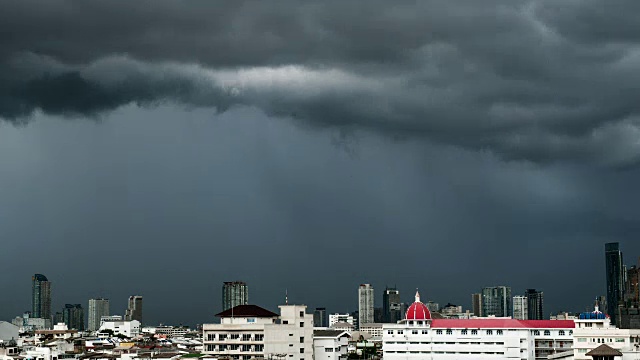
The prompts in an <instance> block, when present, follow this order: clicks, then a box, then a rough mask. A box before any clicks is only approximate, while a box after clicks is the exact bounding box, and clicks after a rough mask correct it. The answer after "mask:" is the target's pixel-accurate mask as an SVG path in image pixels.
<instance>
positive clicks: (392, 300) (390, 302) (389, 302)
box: [382, 287, 402, 323]
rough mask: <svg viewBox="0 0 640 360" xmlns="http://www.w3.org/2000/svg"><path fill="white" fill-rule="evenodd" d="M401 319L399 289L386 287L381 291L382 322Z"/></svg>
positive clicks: (392, 321)
mask: <svg viewBox="0 0 640 360" xmlns="http://www.w3.org/2000/svg"><path fill="white" fill-rule="evenodd" d="M400 320H402V312H401V302H400V291H398V289H396V288H390V287H387V288H386V289H384V293H382V322H385V323H396V322H398V321H400Z"/></svg>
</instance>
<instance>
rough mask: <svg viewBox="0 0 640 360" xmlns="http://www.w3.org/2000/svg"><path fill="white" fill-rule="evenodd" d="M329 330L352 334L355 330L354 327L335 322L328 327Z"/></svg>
mask: <svg viewBox="0 0 640 360" xmlns="http://www.w3.org/2000/svg"><path fill="white" fill-rule="evenodd" d="M329 329H331V330H340V331H348V332H353V331H354V330H355V329H356V328H355V326H353V325H351V324H349V323H346V322H337V323H335V324H333V325H331V326H330V327H329Z"/></svg>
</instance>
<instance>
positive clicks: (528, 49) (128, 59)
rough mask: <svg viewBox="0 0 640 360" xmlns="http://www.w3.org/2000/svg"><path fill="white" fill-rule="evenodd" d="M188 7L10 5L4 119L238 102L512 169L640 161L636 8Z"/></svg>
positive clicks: (463, 4) (1, 101) (2, 21)
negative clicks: (414, 140)
mask: <svg viewBox="0 0 640 360" xmlns="http://www.w3.org/2000/svg"><path fill="white" fill-rule="evenodd" d="M182 5H183V4H180V3H175V2H156V1H154V2H135V3H129V2H115V3H114V2H82V3H72V2H48V3H46V4H40V3H37V4H36V3H31V2H18V3H11V4H5V5H4V8H5V9H3V10H5V11H3V12H2V14H0V33H3V34H8V36H5V37H4V38H3V40H2V50H0V54H1V56H2V58H1V59H0V61H2V62H3V66H2V72H1V73H0V80H1V83H2V85H0V115H1V116H3V117H5V118H6V119H8V120H9V121H24V119H25V118H26V117H28V116H29V115H30V114H32V113H33V111H35V110H41V111H43V112H45V113H51V114H65V115H66V114H69V115H74V114H80V115H92V114H98V113H101V112H104V111H108V110H112V109H115V108H118V107H120V106H122V105H125V104H129V103H137V104H142V105H152V104H157V103H160V102H164V101H175V102H179V103H182V104H185V105H187V106H212V107H216V108H217V109H218V110H220V111H224V110H226V109H228V108H229V107H230V106H232V105H234V104H241V105H251V106H257V107H260V108H261V109H263V110H264V111H265V112H267V113H268V114H271V115H277V116H285V117H292V118H295V119H300V120H302V121H306V122H310V123H312V124H315V125H319V126H338V127H343V126H347V127H351V126H355V127H363V128H368V129H373V130H376V131H379V132H382V133H385V134H391V135H402V136H406V135H411V136H419V137H425V138H428V139H431V140H433V141H438V142H443V143H447V144H453V145H456V146H462V147H467V148H472V149H488V150H491V151H493V152H495V153H498V154H500V155H501V156H503V157H505V158H515V159H528V160H532V161H537V162H546V161H553V160H558V159H571V160H579V161H595V162H597V163H603V164H613V165H629V164H635V163H636V162H637V161H638V160H640V145H638V141H637V139H638V136H640V128H639V127H640V122H639V121H640V118H639V112H640V105H639V104H640V102H639V101H637V99H638V97H639V95H640V91H639V89H638V87H637V83H638V82H639V80H640V46H639V45H640V42H639V40H638V38H637V33H638V31H636V30H637V27H638V25H637V22H636V21H635V16H634V14H635V13H636V12H634V11H632V10H631V9H633V7H637V6H638V5H637V4H636V3H635V2H634V1H632V0H630V1H616V2H615V3H614V4H612V6H608V7H607V9H605V10H603V11H599V7H598V6H597V2H594V1H586V2H553V1H550V2H543V1H511V0H509V1H498V0H496V1H491V2H487V1H483V2H477V1H459V2H448V1H432V2H419V3H418V4H416V3H409V2H393V3H388V2H381V3H374V2H367V3H366V5H363V4H362V3H344V2H329V3H299V2H286V3H285V2H279V3H278V4H277V6H275V5H274V4H265V3H263V2H238V1H235V2H225V3H219V2H196V3H190V6H188V7H186V6H182ZM611 19H615V20H611ZM25 63H26V64H27V65H25Z"/></svg>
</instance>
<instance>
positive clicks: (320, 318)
mask: <svg viewBox="0 0 640 360" xmlns="http://www.w3.org/2000/svg"><path fill="white" fill-rule="evenodd" d="M313 326H314V327H323V328H326V327H329V314H328V313H327V309H326V308H316V309H315V310H314V311H313Z"/></svg>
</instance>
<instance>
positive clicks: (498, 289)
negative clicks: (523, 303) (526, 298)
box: [482, 286, 512, 317]
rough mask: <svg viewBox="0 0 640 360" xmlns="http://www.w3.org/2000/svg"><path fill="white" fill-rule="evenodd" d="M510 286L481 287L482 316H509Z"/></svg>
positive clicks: (510, 312)
mask: <svg viewBox="0 0 640 360" xmlns="http://www.w3.org/2000/svg"><path fill="white" fill-rule="evenodd" d="M511 301H512V299H511V288H510V287H508V286H494V287H486V288H484V289H482V316H502V317H511V314H512V311H511Z"/></svg>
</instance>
